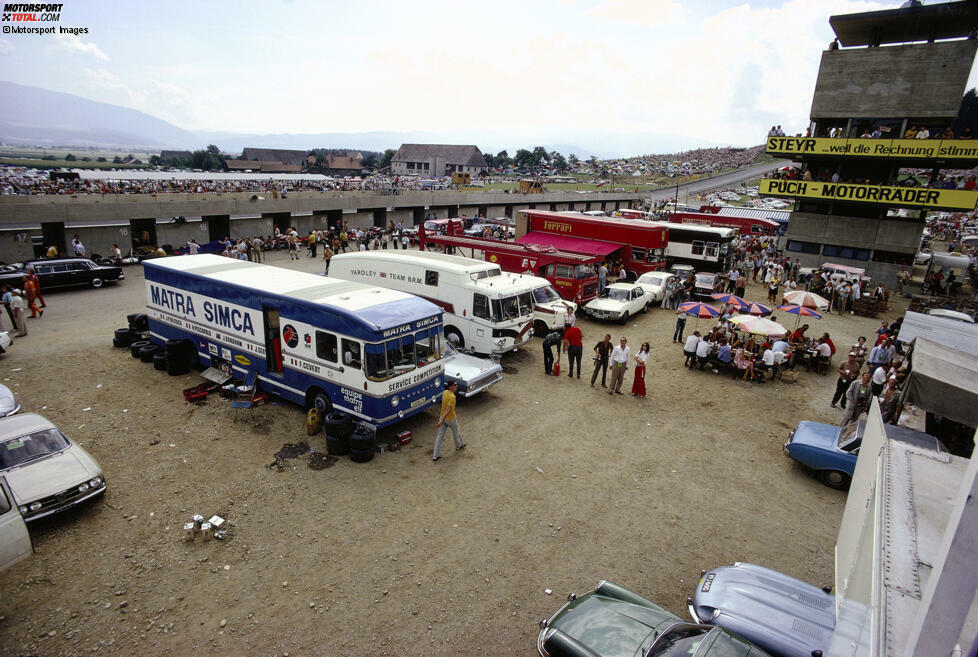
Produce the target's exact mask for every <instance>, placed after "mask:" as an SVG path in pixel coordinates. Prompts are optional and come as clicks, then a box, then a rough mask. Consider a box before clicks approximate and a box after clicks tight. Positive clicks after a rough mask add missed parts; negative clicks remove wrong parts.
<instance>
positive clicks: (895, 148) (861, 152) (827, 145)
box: [765, 137, 978, 160]
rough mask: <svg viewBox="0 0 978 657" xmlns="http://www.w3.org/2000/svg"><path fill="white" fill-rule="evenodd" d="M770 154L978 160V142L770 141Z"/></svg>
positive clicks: (911, 140) (925, 140)
mask: <svg viewBox="0 0 978 657" xmlns="http://www.w3.org/2000/svg"><path fill="white" fill-rule="evenodd" d="M765 152H766V153H769V154H771V155H777V156H779V157H793V156H799V155H830V156H831V155H834V156H842V157H884V158H904V159H906V158H917V159H936V160H978V142H975V141H972V140H970V139H832V138H828V137H820V138H815V137H768V139H767V148H766V149H765Z"/></svg>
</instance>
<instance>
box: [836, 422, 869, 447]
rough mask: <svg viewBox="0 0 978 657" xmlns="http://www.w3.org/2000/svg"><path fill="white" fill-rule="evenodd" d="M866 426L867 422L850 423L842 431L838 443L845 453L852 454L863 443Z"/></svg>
mask: <svg viewBox="0 0 978 657" xmlns="http://www.w3.org/2000/svg"><path fill="white" fill-rule="evenodd" d="M865 425H866V422H865V421H862V422H850V423H849V424H847V425H846V426H845V427H843V428H842V431H840V432H839V440H838V442H837V443H836V444H837V445H838V446H839V449H841V450H842V451H844V452H851V451H853V450H854V449H856V448H857V447H859V445H860V444H861V443H862V442H863V432H862V431H861V429H862V427H863V426H865Z"/></svg>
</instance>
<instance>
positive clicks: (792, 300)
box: [784, 290, 829, 310]
mask: <svg viewBox="0 0 978 657" xmlns="http://www.w3.org/2000/svg"><path fill="white" fill-rule="evenodd" d="M784 301H785V304H792V305H795V306H804V307H805V308H816V309H821V310H826V309H828V307H829V300H828V299H826V298H825V297H821V296H819V295H817V294H814V293H812V292H806V291H805V290H793V291H791V292H788V293H787V294H785V295H784Z"/></svg>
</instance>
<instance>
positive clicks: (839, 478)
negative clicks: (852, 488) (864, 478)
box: [818, 470, 852, 490]
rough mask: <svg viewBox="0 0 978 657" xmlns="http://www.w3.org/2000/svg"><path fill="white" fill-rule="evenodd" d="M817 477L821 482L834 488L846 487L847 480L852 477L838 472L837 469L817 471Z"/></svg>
mask: <svg viewBox="0 0 978 657" xmlns="http://www.w3.org/2000/svg"><path fill="white" fill-rule="evenodd" d="M818 478H819V479H820V480H821V481H822V483H823V484H825V485H826V486H828V487H829V488H835V489H836V490H845V489H846V488H848V487H849V481H850V480H851V479H852V478H851V477H850V476H849V475H847V474H846V473H845V472H839V471H838V470H823V471H822V472H819V473H818Z"/></svg>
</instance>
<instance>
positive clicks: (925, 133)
mask: <svg viewBox="0 0 978 657" xmlns="http://www.w3.org/2000/svg"><path fill="white" fill-rule="evenodd" d="M917 139H930V130H928V129H927V128H921V129H920V130H918V131H917Z"/></svg>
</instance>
